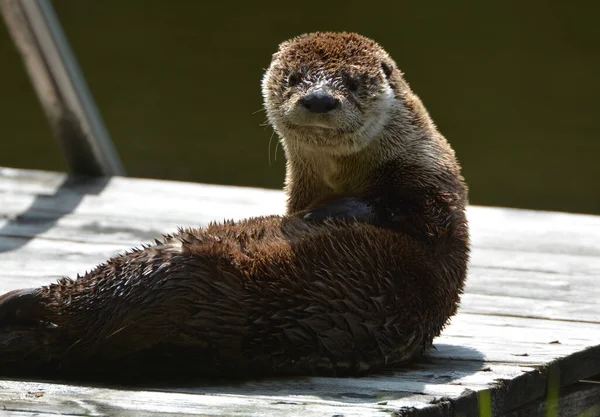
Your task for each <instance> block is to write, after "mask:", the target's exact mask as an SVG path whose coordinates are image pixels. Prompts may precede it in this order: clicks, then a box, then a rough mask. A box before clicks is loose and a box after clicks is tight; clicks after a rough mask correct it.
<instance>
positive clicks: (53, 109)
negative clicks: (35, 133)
mask: <svg viewBox="0 0 600 417" xmlns="http://www.w3.org/2000/svg"><path fill="white" fill-rule="evenodd" d="M0 11H1V12H2V15H3V16H4V20H5V22H6V26H7V28H8V30H9V32H10V35H11V36H12V39H13V42H14V43H15V45H16V47H17V49H18V50H19V52H20V54H21V58H22V59H23V62H24V64H25V67H26V68H27V72H28V73H29V77H30V79H31V82H32V84H33V86H34V88H35V90H36V93H37V95H38V98H39V100H40V102H41V103H42V107H43V108H44V111H45V113H46V116H47V118H48V120H49V122H50V126H51V128H52V131H53V133H54V135H55V136H56V138H57V139H58V141H59V143H60V145H61V148H62V151H63V154H64V155H65V158H66V160H67V164H68V165H69V169H70V170H71V172H72V173H73V174H78V175H88V176H112V175H125V170H124V168H123V165H122V164H121V160H120V159H119V155H118V153H117V150H116V149H115V147H114V145H113V143H112V140H111V138H110V135H109V133H108V130H107V129H106V126H105V124H104V121H103V120H102V117H101V115H100V112H99V110H98V108H97V106H96V104H95V102H94V99H93V97H92V94H91V92H90V90H89V88H88V86H87V84H86V82H85V79H84V76H83V73H82V71H81V69H80V68H79V65H78V64H77V60H76V59H75V56H74V54H73V52H72V50H71V48H70V46H69V42H68V40H67V37H66V35H65V33H64V31H63V29H62V26H61V24H60V21H59V20H58V17H57V16H56V13H55V11H54V8H53V7H52V3H51V2H50V0H0Z"/></svg>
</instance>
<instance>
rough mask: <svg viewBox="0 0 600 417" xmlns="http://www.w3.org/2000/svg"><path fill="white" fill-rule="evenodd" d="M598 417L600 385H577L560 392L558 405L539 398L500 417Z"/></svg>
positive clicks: (599, 411) (599, 414)
mask: <svg viewBox="0 0 600 417" xmlns="http://www.w3.org/2000/svg"><path fill="white" fill-rule="evenodd" d="M549 415H556V416H561V417H600V384H585V383H578V384H573V385H572V386H569V387H566V388H564V389H563V390H562V392H560V397H559V398H558V403H553V402H552V401H548V398H541V399H539V400H536V401H533V402H532V403H530V404H526V405H524V406H522V407H519V408H518V409H516V410H512V411H510V412H508V413H506V414H503V415H502V416H501V417H547V416H549Z"/></svg>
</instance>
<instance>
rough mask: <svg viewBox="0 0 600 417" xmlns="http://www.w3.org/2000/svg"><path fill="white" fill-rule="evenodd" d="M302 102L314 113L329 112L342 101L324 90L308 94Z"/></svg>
mask: <svg viewBox="0 0 600 417" xmlns="http://www.w3.org/2000/svg"><path fill="white" fill-rule="evenodd" d="M300 104H302V105H303V106H304V108H305V109H307V110H308V111H309V112H312V113H327V112H329V111H331V110H333V109H335V108H336V107H338V106H339V105H340V101H339V100H338V99H337V98H335V97H333V96H331V95H329V94H327V93H326V92H324V91H322V90H318V91H315V92H313V93H310V94H307V95H306V96H304V97H303V98H302V99H301V100H300Z"/></svg>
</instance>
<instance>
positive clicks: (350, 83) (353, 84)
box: [344, 75, 360, 91]
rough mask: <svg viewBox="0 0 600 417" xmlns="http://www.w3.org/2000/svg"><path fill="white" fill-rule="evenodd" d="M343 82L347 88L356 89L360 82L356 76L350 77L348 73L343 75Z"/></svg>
mask: <svg viewBox="0 0 600 417" xmlns="http://www.w3.org/2000/svg"><path fill="white" fill-rule="evenodd" d="M344 84H346V87H347V88H348V90H350V91H356V90H358V86H359V84H360V83H359V81H358V78H357V77H352V76H350V75H344Z"/></svg>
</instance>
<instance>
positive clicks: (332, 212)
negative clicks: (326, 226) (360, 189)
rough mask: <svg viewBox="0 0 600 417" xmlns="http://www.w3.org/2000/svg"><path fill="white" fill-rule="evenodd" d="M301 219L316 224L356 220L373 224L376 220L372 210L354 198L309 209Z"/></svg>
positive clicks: (339, 199) (346, 198)
mask: <svg viewBox="0 0 600 417" xmlns="http://www.w3.org/2000/svg"><path fill="white" fill-rule="evenodd" d="M303 218H304V219H306V220H309V221H314V222H318V223H320V222H323V221H325V220H327V219H335V220H356V221H359V222H365V223H373V222H374V221H375V220H376V216H375V212H374V210H373V208H372V207H371V206H370V205H368V204H367V203H365V202H364V201H362V200H360V199H358V198H354V197H343V198H338V199H336V200H332V201H330V202H329V203H327V204H324V205H322V206H318V207H315V208H313V209H309V210H307V211H306V212H305V214H304V216H303Z"/></svg>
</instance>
